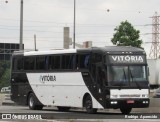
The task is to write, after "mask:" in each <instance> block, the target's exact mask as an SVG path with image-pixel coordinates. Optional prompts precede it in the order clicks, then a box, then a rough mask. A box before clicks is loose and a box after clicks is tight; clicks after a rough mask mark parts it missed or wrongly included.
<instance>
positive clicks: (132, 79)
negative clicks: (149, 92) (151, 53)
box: [129, 70, 142, 90]
mask: <svg viewBox="0 0 160 122" xmlns="http://www.w3.org/2000/svg"><path fill="white" fill-rule="evenodd" d="M129 71H130V74H131V78H132V82H133V81H134V82H135V83H136V85H137V87H138V88H139V90H141V89H142V88H141V86H140V85H139V83H138V82H137V81H136V80H133V78H134V77H133V74H132V71H131V70H129Z"/></svg>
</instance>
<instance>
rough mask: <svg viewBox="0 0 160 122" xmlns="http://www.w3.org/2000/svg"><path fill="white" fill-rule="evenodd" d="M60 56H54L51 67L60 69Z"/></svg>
mask: <svg viewBox="0 0 160 122" xmlns="http://www.w3.org/2000/svg"><path fill="white" fill-rule="evenodd" d="M60 65H61V64H60V56H55V57H54V64H53V69H60Z"/></svg>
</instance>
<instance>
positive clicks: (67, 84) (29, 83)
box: [11, 46, 150, 114]
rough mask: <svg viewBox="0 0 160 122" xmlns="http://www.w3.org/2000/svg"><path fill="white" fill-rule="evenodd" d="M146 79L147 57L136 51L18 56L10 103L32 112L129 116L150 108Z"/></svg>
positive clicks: (97, 49) (105, 49) (103, 49)
mask: <svg viewBox="0 0 160 122" xmlns="http://www.w3.org/2000/svg"><path fill="white" fill-rule="evenodd" d="M148 74H149V73H148V67H147V61H146V53H145V51H144V50H142V49H139V48H135V47H125V46H120V47H119V46H118V47H116V46H108V47H93V48H88V49H67V50H50V51H28V52H27V51H26V52H25V51H23V52H21V51H19V52H14V54H13V56H12V70H11V99H12V100H13V101H14V102H16V103H18V104H22V105H25V104H27V105H28V106H29V108H30V109H38V110H40V109H42V108H43V107H44V106H56V107H57V108H58V109H59V110H60V111H68V110H69V109H70V108H71V107H74V108H75V107H77V108H85V109H86V111H87V112H88V113H96V112H97V109H107V108H113V109H120V111H121V112H122V113H123V114H129V113H130V112H131V110H132V108H146V107H149V102H150V101H149V81H148Z"/></svg>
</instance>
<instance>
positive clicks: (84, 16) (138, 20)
mask: <svg viewBox="0 0 160 122" xmlns="http://www.w3.org/2000/svg"><path fill="white" fill-rule="evenodd" d="M73 3H74V0H24V44H25V49H33V48H34V41H33V40H34V38H33V37H34V34H36V36H37V48H38V49H42V50H44V49H53V48H63V27H64V26H68V27H70V37H72V36H73V5H74V4H73ZM159 6H160V0H76V42H77V43H80V44H82V42H83V41H93V46H108V45H112V43H111V38H112V37H113V33H114V28H115V27H116V26H118V25H119V24H120V23H121V22H122V21H125V20H128V21H129V22H130V23H131V24H132V25H133V26H134V27H135V28H136V29H138V30H140V32H141V37H140V39H142V40H143V43H144V44H143V47H144V48H145V50H146V52H147V53H148V52H149V50H150V47H151V44H150V43H146V42H151V41H152V35H151V34H148V33H152V26H151V25H149V24H152V19H151V18H150V17H151V16H153V15H154V13H155V12H156V11H157V12H158V13H160V7H159ZM107 10H109V11H107ZM19 20H20V0H8V3H7V4H6V3H5V0H0V42H8V43H9V42H19V25H20V21H19ZM71 47H72V46H71Z"/></svg>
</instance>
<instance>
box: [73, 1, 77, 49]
mask: <svg viewBox="0 0 160 122" xmlns="http://www.w3.org/2000/svg"><path fill="white" fill-rule="evenodd" d="M75 31H76V0H74V22H73V49H75V38H76V37H75V36H76V35H75Z"/></svg>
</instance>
